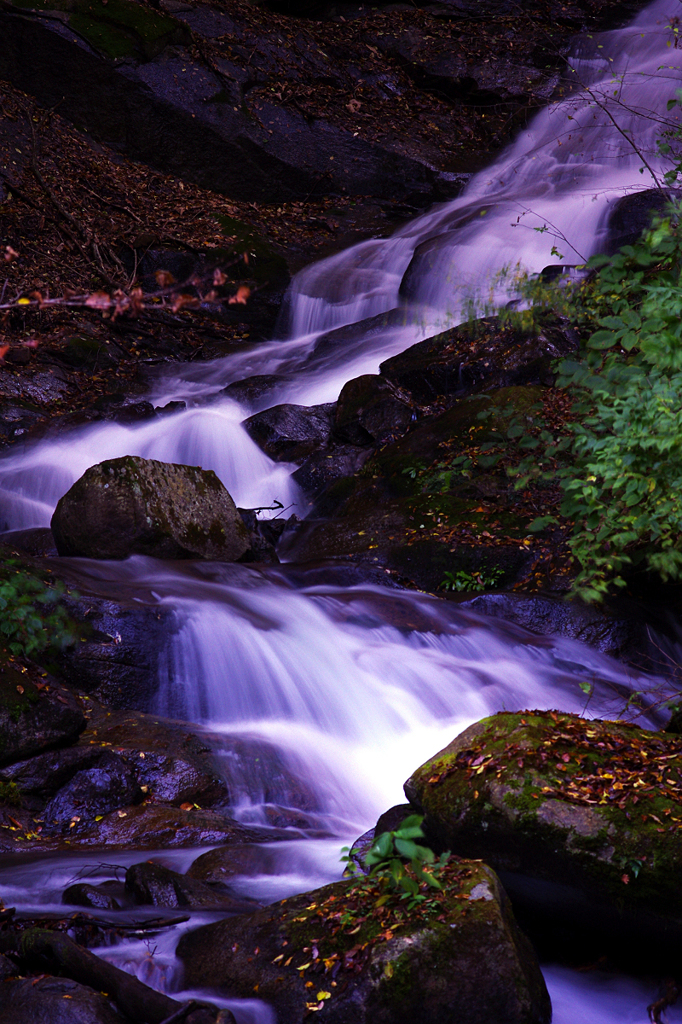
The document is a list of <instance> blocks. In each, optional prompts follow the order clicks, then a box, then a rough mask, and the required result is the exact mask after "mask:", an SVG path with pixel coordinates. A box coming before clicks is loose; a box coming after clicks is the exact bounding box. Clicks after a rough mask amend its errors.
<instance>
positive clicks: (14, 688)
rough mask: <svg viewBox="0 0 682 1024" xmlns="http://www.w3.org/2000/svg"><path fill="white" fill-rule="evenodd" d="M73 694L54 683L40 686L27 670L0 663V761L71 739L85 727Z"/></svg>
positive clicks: (4, 762) (7, 761) (18, 758)
mask: <svg viewBox="0 0 682 1024" xmlns="http://www.w3.org/2000/svg"><path fill="white" fill-rule="evenodd" d="M85 725H86V721H85V716H84V714H83V712H82V710H81V707H80V705H79V703H78V701H77V700H76V698H75V697H74V696H73V695H72V694H71V693H69V691H68V690H66V689H63V688H61V687H59V686H57V685H55V686H51V687H45V686H44V684H43V688H42V689H40V688H38V686H37V685H36V684H35V683H34V682H33V681H32V680H31V679H30V678H29V676H28V673H24V672H19V671H17V669H16V668H14V667H13V666H12V665H10V664H7V663H6V664H4V665H0V765H11V764H13V763H15V762H17V761H22V760H23V759H24V758H26V757H30V756H31V755H33V754H38V753H40V752H41V751H43V750H47V749H49V748H50V747H56V746H60V745H64V744H67V743H71V742H73V740H75V739H77V737H78V735H79V734H80V733H81V732H82V731H83V729H84V728H85Z"/></svg>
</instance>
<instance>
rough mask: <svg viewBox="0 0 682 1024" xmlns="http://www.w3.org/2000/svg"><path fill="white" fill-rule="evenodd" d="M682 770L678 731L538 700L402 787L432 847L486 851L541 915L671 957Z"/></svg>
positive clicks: (679, 911) (676, 918) (677, 900)
mask: <svg viewBox="0 0 682 1024" xmlns="http://www.w3.org/2000/svg"><path fill="white" fill-rule="evenodd" d="M681 773H682V739H680V737H678V736H670V735H668V734H665V733H654V732H649V731H647V730H644V729H640V728H637V727H636V726H631V725H626V724H624V723H622V722H600V721H587V720H585V719H582V718H579V717H578V716H576V715H567V714H560V713H556V712H538V711H530V712H522V713H516V714H512V713H503V714H498V715H494V716H492V717H491V718H486V719H483V720H482V721H481V722H478V723H476V724H475V725H472V726H470V727H469V728H468V729H466V730H465V731H464V732H463V733H461V734H460V735H459V736H458V737H456V739H454V740H453V742H452V743H451V744H449V746H447V747H446V748H445V749H444V750H442V751H440V752H439V753H438V754H436V755H435V756H434V757H433V758H431V759H430V760H429V761H427V762H426V764H424V765H422V766H421V767H420V768H419V769H418V770H417V771H416V772H415V773H414V774H413V775H412V776H411V778H410V779H408V781H407V782H406V784H405V792H406V795H407V796H408V798H409V800H410V803H411V804H412V805H413V806H414V807H415V808H416V809H417V810H418V811H419V812H420V813H423V814H424V815H425V818H424V829H425V832H426V835H427V839H428V841H429V843H430V845H432V846H433V847H434V848H436V849H444V848H448V849H452V850H455V851H456V852H457V853H460V854H462V855H464V856H471V857H481V858H484V859H485V860H486V862H487V863H490V864H491V865H492V866H493V867H495V869H496V870H497V871H499V872H500V875H501V877H502V879H503V881H504V885H505V888H506V889H507V891H508V892H509V893H510V895H511V897H512V899H513V900H514V901H515V907H517V909H518V911H519V912H520V913H523V914H524V917H525V919H526V920H530V921H531V922H532V923H533V925H534V926H537V927H544V928H545V930H546V931H547V930H551V928H552V927H553V928H554V929H556V923H557V920H561V923H562V928H566V929H573V933H574V934H578V935H587V934H590V935H592V936H593V937H594V938H595V940H596V943H597V944H599V943H600V942H602V943H603V941H604V940H605V939H607V940H608V941H609V942H611V943H613V944H614V948H616V947H621V948H622V947H623V946H625V947H628V946H629V947H630V950H636V951H638V952H636V953H635V955H640V954H643V955H648V954H649V953H650V952H651V951H652V950H656V951H657V953H660V954H661V956H663V957H665V956H666V955H667V954H666V947H667V948H668V949H670V948H672V947H673V946H674V945H676V943H677V942H678V941H679V939H678V936H681V935H682V896H681V894H680V890H679V887H678V885H677V877H678V874H679V867H678V863H679V860H680V843H679V828H680V825H679V821H680V819H681V818H682V785H681V782H680V780H681V779H682V774H681ZM550 918H551V921H550V920H549V919H550ZM600 948H601V946H600ZM660 969H663V968H660Z"/></svg>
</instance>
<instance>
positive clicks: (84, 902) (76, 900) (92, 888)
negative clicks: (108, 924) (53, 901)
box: [62, 882, 121, 910]
mask: <svg viewBox="0 0 682 1024" xmlns="http://www.w3.org/2000/svg"><path fill="white" fill-rule="evenodd" d="M62 903H66V904H70V905H73V904H75V905H76V906H77V907H90V908H91V909H93V910H120V909H121V906H120V904H119V903H118V901H117V900H115V899H114V897H113V896H111V895H110V894H109V893H108V892H104V891H103V890H102V889H98V888H97V886H96V885H88V884H87V882H77V883H76V884H75V885H70V886H69V887H68V889H65V890H64V892H63V893H62Z"/></svg>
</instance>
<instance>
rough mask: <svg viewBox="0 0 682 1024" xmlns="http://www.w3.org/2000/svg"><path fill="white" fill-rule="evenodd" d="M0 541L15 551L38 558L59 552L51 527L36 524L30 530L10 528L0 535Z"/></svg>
mask: <svg viewBox="0 0 682 1024" xmlns="http://www.w3.org/2000/svg"><path fill="white" fill-rule="evenodd" d="M0 543H2V544H6V545H7V547H9V548H13V549H14V550H15V551H22V552H24V553H25V554H27V555H34V556H37V557H38V558H49V557H51V556H53V555H56V554H57V548H56V545H55V542H54V537H53V536H52V530H50V528H49V527H41V526H36V527H32V528H31V529H28V530H8V531H7V533H3V534H2V535H0Z"/></svg>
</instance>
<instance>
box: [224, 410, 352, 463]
mask: <svg viewBox="0 0 682 1024" xmlns="http://www.w3.org/2000/svg"><path fill="white" fill-rule="evenodd" d="M334 408H335V406H334V404H333V403H328V404H325V405H312V406H306V405H286V404H285V405H273V406H272V408H271V409H265V410H264V411H263V412H257V413H256V414H255V415H254V416H249V418H248V419H246V420H244V427H245V429H246V431H247V433H248V435H249V437H251V438H253V440H254V441H255V442H256V444H257V445H258V446H259V447H260V448H262V449H263V451H264V452H265V454H266V455H269V456H270V458H271V459H274V460H275V461H276V462H302V461H303V459H305V458H307V457H308V456H309V455H310V454H311V453H312V452H314V451H317V449H319V448H322V447H323V446H324V445H326V444H327V442H328V441H329V438H330V436H331V432H332V425H333V416H334Z"/></svg>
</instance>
